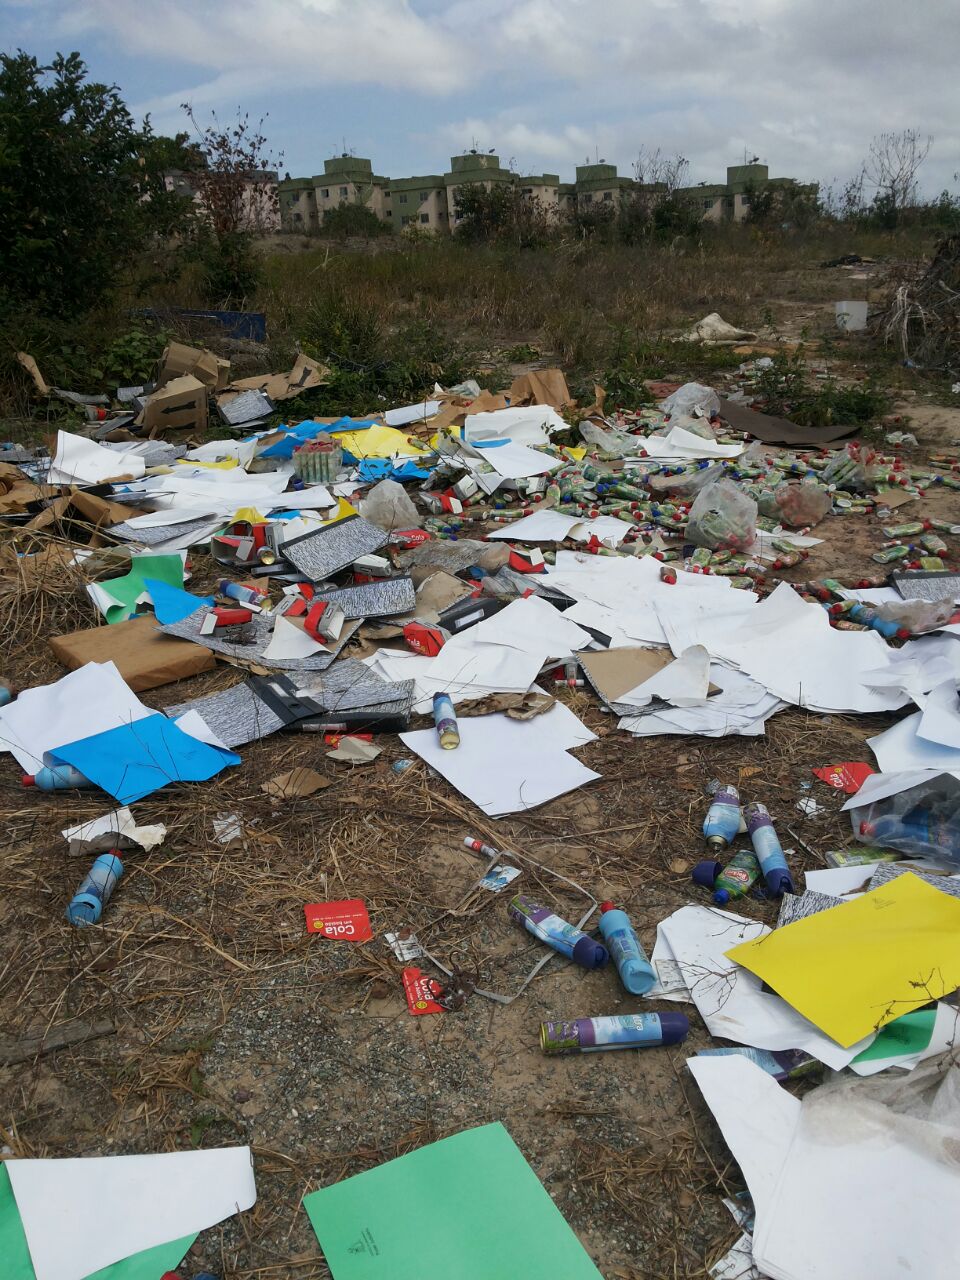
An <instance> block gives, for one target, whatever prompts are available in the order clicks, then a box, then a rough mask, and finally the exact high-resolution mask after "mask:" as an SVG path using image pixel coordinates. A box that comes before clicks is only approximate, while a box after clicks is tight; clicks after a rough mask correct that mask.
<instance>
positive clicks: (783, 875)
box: [743, 803, 796, 898]
mask: <svg viewBox="0 0 960 1280" xmlns="http://www.w3.org/2000/svg"><path fill="white" fill-rule="evenodd" d="M743 816H744V817H745V818H746V820H747V831H749V833H750V840H751V841H752V843H753V851H754V853H755V854H756V855H757V861H758V862H759V863H760V870H761V871H762V872H763V878H764V879H765V880H766V882H767V890H768V891H769V892H770V893H772V894H773V895H774V896H775V897H777V898H779V897H780V895H781V894H784V893H796V889H795V888H794V887H793V879H792V877H791V875H790V868H789V867H788V866H787V860H786V858H785V857H784V856H783V849H782V848H781V847H780V840H779V838H778V836H777V833H776V831H775V830H774V827H773V821H772V819H771V817H770V813H769V811H768V810H767V807H766V805H763V804H757V803H753V804H748V805H747V806H746V808H745V809H744V812H743Z"/></svg>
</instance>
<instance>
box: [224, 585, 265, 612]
mask: <svg viewBox="0 0 960 1280" xmlns="http://www.w3.org/2000/svg"><path fill="white" fill-rule="evenodd" d="M217 594H218V595H221V596H226V597H227V599H228V600H239V601H240V602H241V604H247V605H254V606H255V607H256V608H257V609H261V608H263V606H264V605H265V604H266V603H267V601H268V597H267V595H266V593H265V592H263V591H255V590H254V589H253V587H245V586H243V585H242V584H241V583H239V582H231V581H230V580H229V578H221V579H220V581H219V582H218V583H217Z"/></svg>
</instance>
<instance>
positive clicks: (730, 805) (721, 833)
mask: <svg viewBox="0 0 960 1280" xmlns="http://www.w3.org/2000/svg"><path fill="white" fill-rule="evenodd" d="M739 830H740V792H739V791H738V790H737V788H736V787H735V786H733V784H732V783H729V782H718V783H715V784H713V799H712V800H711V801H710V808H709V809H708V810H707V816H706V818H705V819H704V823H703V834H704V836H705V837H706V841H707V847H708V848H709V849H716V850H720V849H726V848H727V846H728V845H731V844H733V842H734V840H735V839H736V835H737V832H738V831H739Z"/></svg>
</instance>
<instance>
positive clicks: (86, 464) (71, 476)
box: [47, 431, 145, 485]
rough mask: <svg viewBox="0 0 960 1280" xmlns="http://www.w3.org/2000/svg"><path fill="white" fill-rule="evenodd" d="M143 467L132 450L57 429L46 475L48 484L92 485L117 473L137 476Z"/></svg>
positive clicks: (115, 477) (117, 474)
mask: <svg viewBox="0 0 960 1280" xmlns="http://www.w3.org/2000/svg"><path fill="white" fill-rule="evenodd" d="M144 470H145V468H144V465H143V459H142V458H141V457H139V456H138V455H137V454H135V453H118V452H117V451H116V450H115V449H105V448H104V447H103V446H102V445H99V444H97V442H96V441H95V440H87V439H85V438H84V437H83V436H75V435H71V434H70V432H69V431H58V432H57V447H56V450H55V451H54V455H53V460H52V461H51V463H50V471H49V475H48V477H47V478H48V480H49V482H50V484H80V485H95V484H103V482H104V481H105V480H116V479H118V478H119V477H120V476H132V477H133V479H137V478H138V477H140V476H142V475H143V473H144Z"/></svg>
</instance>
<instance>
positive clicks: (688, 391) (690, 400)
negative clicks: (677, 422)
mask: <svg viewBox="0 0 960 1280" xmlns="http://www.w3.org/2000/svg"><path fill="white" fill-rule="evenodd" d="M658 408H660V409H662V410H663V411H664V413H669V414H671V415H673V416H679V415H680V414H691V415H692V414H693V413H694V411H695V410H696V409H700V410H701V412H702V413H705V414H708V415H709V414H711V413H719V411H720V397H719V396H718V395H717V393H716V392H715V391H714V389H713V387H705V386H704V385H703V384H702V383H700V382H685V383H684V384H683V386H682V387H678V388H677V390H676V391H674V392H673V394H672V395H669V396H667V398H666V400H661V401H660V404H659V405H658Z"/></svg>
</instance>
